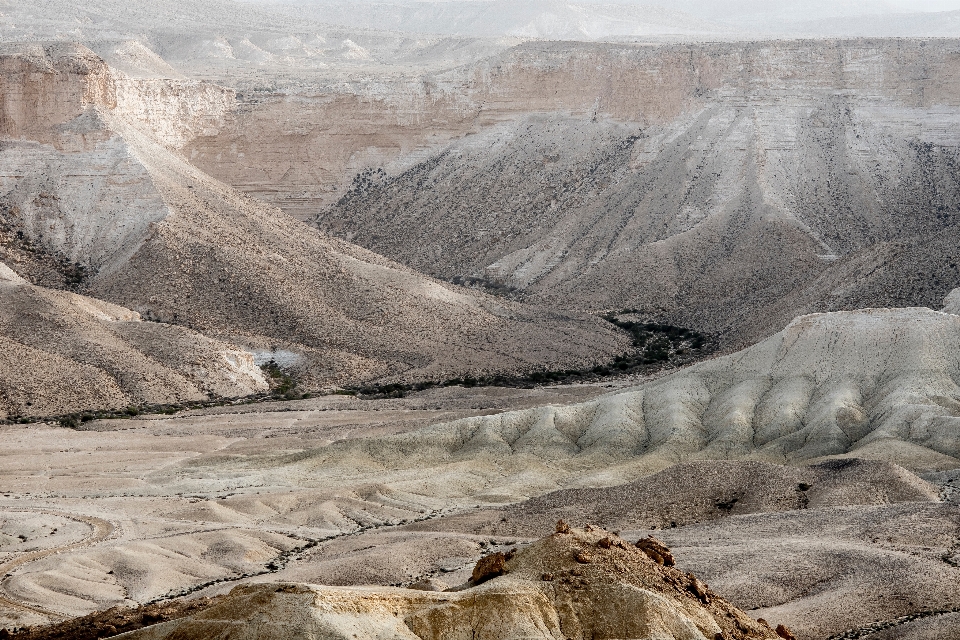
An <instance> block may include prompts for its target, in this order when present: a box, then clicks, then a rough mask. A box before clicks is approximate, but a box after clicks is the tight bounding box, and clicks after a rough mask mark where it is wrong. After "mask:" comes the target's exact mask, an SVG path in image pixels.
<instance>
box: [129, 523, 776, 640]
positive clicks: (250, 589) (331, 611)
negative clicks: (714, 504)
mask: <svg viewBox="0 0 960 640" xmlns="http://www.w3.org/2000/svg"><path fill="white" fill-rule="evenodd" d="M557 528H558V530H560V531H562V532H558V533H556V534H554V535H552V536H550V537H548V538H544V539H542V540H540V541H538V542H536V543H534V544H533V545H531V546H530V547H528V548H526V549H523V550H521V551H519V552H517V553H515V554H514V553H509V554H506V555H503V554H491V555H489V556H487V557H485V558H484V559H482V560H481V561H480V562H479V563H477V566H476V568H475V569H474V573H473V578H474V579H473V581H471V583H468V585H467V587H468V588H465V589H463V590H460V591H454V592H439V593H437V592H429V591H419V590H410V589H388V588H373V587H368V588H335V587H319V586H313V585H297V584H281V585H277V584H264V585H255V586H242V587H238V588H236V589H234V591H233V592H232V593H231V594H230V595H229V596H227V597H226V598H224V599H223V600H222V601H220V602H218V603H217V604H215V605H214V606H213V607H211V608H210V609H207V610H206V611H203V612H200V613H198V614H195V615H193V616H190V617H188V618H184V619H181V620H174V621H171V622H166V623H163V624H160V625H157V626H155V627H150V628H147V629H143V630H140V631H136V632H133V633H131V634H130V635H128V636H126V637H128V638H130V639H131V640H134V639H136V640H162V639H171V640H172V639H173V638H177V639H179V640H190V639H193V638H197V639H199V638H211V637H225V636H226V635H227V634H229V636H230V637H231V638H258V639H259V640H271V639H274V638H276V639H277V640H279V639H281V638H282V639H284V640H289V639H291V638H298V639H304V640H307V639H317V640H320V639H321V638H322V639H324V640H334V639H338V638H343V639H345V640H346V639H352V638H382V639H384V640H386V639H388V638H390V639H393V638H396V639H397V640H400V639H409V640H428V639H429V640H441V639H443V640H450V639H452V638H476V639H485V640H508V639H509V640H512V639H515V638H528V639H530V640H534V639H538V638H542V639H544V640H547V639H549V640H559V639H561V638H563V639H576V640H584V639H586V638H592V639H596V640H602V639H610V640H612V639H614V638H620V639H623V638H636V639H641V638H649V639H653V638H658V639H663V640H667V639H677V640H680V639H684V640H701V639H707V638H709V639H715V638H721V637H722V638H730V639H740V638H744V639H745V638H757V639H759V638H771V639H772V638H777V637H778V635H777V634H776V633H775V632H774V630H773V629H771V628H770V627H769V626H767V625H765V624H763V623H760V622H757V621H755V620H753V619H752V618H750V617H748V616H747V615H745V614H744V613H743V612H741V611H739V610H737V609H736V608H735V607H733V606H732V605H731V604H729V603H728V602H727V601H726V600H724V599H723V598H721V597H720V596H718V595H717V594H715V593H713V592H712V591H711V590H710V589H709V588H708V587H707V586H706V585H704V584H703V583H702V582H701V581H700V580H698V579H697V578H695V577H694V576H692V575H690V574H685V573H683V572H682V571H679V570H677V569H675V568H673V567H672V566H671V565H672V560H671V559H667V560H665V558H664V555H666V556H669V551H668V550H666V549H665V548H664V547H662V546H661V545H659V544H658V543H657V542H656V541H651V540H646V541H645V544H644V545H643V546H644V549H640V548H638V547H635V546H634V545H632V544H630V543H627V542H626V541H624V540H622V539H620V538H618V537H617V536H615V535H613V534H609V533H607V532H605V531H602V530H594V529H587V530H570V529H569V528H567V527H566V526H558V527H557Z"/></svg>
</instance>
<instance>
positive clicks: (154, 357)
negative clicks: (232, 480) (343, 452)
mask: <svg viewBox="0 0 960 640" xmlns="http://www.w3.org/2000/svg"><path fill="white" fill-rule="evenodd" d="M0 343H2V345H3V347H2V348H0V417H6V416H7V415H18V416H45V415H57V414H63V413H69V412H75V411H80V410H83V409H96V408H104V407H114V408H115V407H124V406H128V405H131V404H133V405H139V404H161V403H168V402H183V401H189V400H205V399H207V398H208V397H211V396H226V397H237V396H245V395H250V394H252V393H256V392H258V391H265V390H266V389H267V383H266V380H265V379H264V377H263V374H262V372H261V371H260V369H259V368H258V367H256V366H255V365H254V363H253V356H252V354H250V353H248V352H246V351H244V350H242V349H240V348H238V347H236V346H234V345H231V344H227V343H224V342H221V341H218V340H211V339H210V338H207V337H204V336H202V335H200V334H198V333H196V332H193V331H190V330H189V329H184V328H182V327H175V326H171V325H165V324H158V323H154V322H142V321H141V320H140V316H139V314H137V313H135V312H133V311H130V310H129V309H125V308H123V307H118V306H116V305H113V304H109V303H106V302H101V301H100V300H95V299H93V298H88V297H85V296H80V295H77V294H75V293H67V292H64V291H53V290H51V289H44V288H41V287H34V286H32V285H30V284H28V283H27V282H26V281H24V280H23V279H21V278H20V277H19V276H17V275H16V274H15V273H13V271H11V270H10V269H9V268H8V267H6V265H4V264H3V263H2V262H0Z"/></svg>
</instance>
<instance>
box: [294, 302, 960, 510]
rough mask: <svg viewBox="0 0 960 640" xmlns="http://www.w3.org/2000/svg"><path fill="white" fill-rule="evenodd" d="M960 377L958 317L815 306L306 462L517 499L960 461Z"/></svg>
mask: <svg viewBox="0 0 960 640" xmlns="http://www.w3.org/2000/svg"><path fill="white" fill-rule="evenodd" d="M958 378H960V316H955V315H951V314H945V313H940V312H936V311H931V310H929V309H869V310H863V311H855V312H837V313H829V314H817V315H810V316H803V317H800V318H798V319H796V320H795V321H794V322H792V323H791V324H790V325H789V326H788V327H787V328H786V329H784V330H783V331H781V332H780V333H778V334H776V335H774V336H772V337H770V338H769V339H767V340H765V341H763V342H761V343H759V344H757V345H754V346H753V347H750V348H748V349H745V350H743V351H740V352H738V353H735V354H733V355H730V356H726V357H722V358H716V359H714V360H711V361H708V362H704V363H700V364H698V365H694V366H692V367H689V368H687V369H684V370H681V371H678V372H677V373H674V374H672V375H669V376H666V377H663V378H661V379H659V380H656V381H652V382H649V383H647V384H644V385H641V386H638V387H636V388H634V389H631V390H628V391H623V392H618V393H615V394H611V395H607V396H603V397H601V398H599V399H597V400H594V401H591V402H587V403H582V404H576V405H569V406H547V407H538V408H534V409H528V410H523V411H512V412H507V413H502V414H499V415H492V416H479V417H472V418H465V419H462V420H457V421H455V422H449V423H444V424H438V425H433V426H430V427H427V428H424V429H420V430H418V431H414V432H409V433H405V434H401V435H397V436H392V437H387V438H379V439H368V440H356V441H348V442H341V443H336V444H334V445H332V446H330V447H327V448H326V449H323V450H319V451H317V452H316V454H315V455H314V456H313V457H312V458H311V459H309V460H307V461H302V462H299V463H298V464H304V465H307V466H308V467H309V468H310V469H311V470H313V472H315V473H321V474H324V475H326V474H336V473H339V472H340V471H337V469H341V470H342V469H343V468H344V467H346V468H350V469H354V468H356V469H363V470H369V471H376V472H379V471H381V470H383V469H384V468H388V469H423V468H426V467H432V466H437V467H440V466H444V465H447V469H446V470H445V471H443V472H442V473H441V471H437V472H436V473H437V477H438V478H439V477H441V476H442V477H444V478H446V480H444V481H443V482H442V484H437V485H436V486H433V487H432V488H429V489H428V488H427V487H428V486H432V485H430V482H431V481H430V477H429V475H424V474H422V473H421V474H420V475H419V476H418V479H417V480H416V481H413V480H412V479H411V480H410V481H408V482H407V484H406V485H405V486H407V487H414V486H416V487H417V492H421V491H451V492H452V491H460V492H466V493H473V495H480V493H482V491H483V490H487V491H493V489H492V488H491V487H493V486H497V487H500V489H498V490H500V491H503V492H504V494H505V495H513V496H517V495H523V494H524V492H527V493H526V495H527V496H529V495H536V494H538V493H544V492H545V488H548V487H549V489H552V488H558V485H559V486H560V487H563V486H566V487H570V486H604V485H606V486H612V485H617V484H622V483H624V482H626V481H628V480H632V479H635V478H636V477H638V476H641V475H647V474H650V473H654V472H657V471H660V470H662V469H664V468H666V467H668V466H672V465H674V464H676V463H678V462H683V461H690V460H696V459H720V460H724V459H730V460H750V459H753V460H761V461H767V462H776V463H780V464H783V463H790V464H795V463H802V462H808V461H816V460H821V459H824V458H831V457H857V458H866V459H878V460H887V461H892V462H896V463H897V464H900V465H903V466H904V467H906V468H908V469H915V470H925V469H935V468H955V467H957V466H960V460H958V458H960V439H958V438H957V433H958V431H960V418H958V414H960V388H958V386H957V379H958ZM467 469H469V472H468V471H467ZM471 474H472V475H471ZM480 478H483V481H479V480H478V479H480ZM438 482H439V481H438ZM484 483H487V484H486V488H484ZM551 485H552V486H551ZM549 489H547V490H549Z"/></svg>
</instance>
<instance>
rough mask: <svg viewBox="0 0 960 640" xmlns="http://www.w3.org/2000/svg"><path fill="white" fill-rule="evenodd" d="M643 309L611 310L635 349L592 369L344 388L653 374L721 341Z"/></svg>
mask: <svg viewBox="0 0 960 640" xmlns="http://www.w3.org/2000/svg"><path fill="white" fill-rule="evenodd" d="M640 313H641V312H640V311H637V310H636V309H627V310H625V311H620V312H615V313H608V314H606V315H604V316H603V319H604V320H606V321H607V322H610V323H611V324H614V325H616V326H617V327H619V328H620V329H623V330H624V331H626V332H627V333H629V334H630V335H631V337H632V338H633V345H632V346H633V348H632V349H631V350H630V351H628V352H626V353H624V354H622V355H619V356H617V357H616V358H614V359H613V361H612V362H608V363H606V364H599V365H596V366H594V367H592V368H590V369H564V370H556V371H548V370H545V371H533V372H530V373H526V374H522V375H501V374H495V375H489V376H476V377H474V376H464V377H462V378H452V379H450V380H444V381H442V382H416V383H412V384H402V383H393V384H388V385H365V386H361V387H357V388H353V389H347V390H345V391H343V392H341V393H349V394H351V395H358V396H365V397H375V398H402V397H404V396H405V395H406V394H407V393H410V392H416V391H424V390H426V389H433V388H437V387H453V386H463V387H468V388H470V387H514V388H521V389H532V388H534V387H535V386H537V385H543V384H575V383H582V382H598V381H601V380H604V379H608V378H617V377H621V376H627V375H650V374H653V373H657V372H659V371H662V370H664V369H668V368H676V367H682V366H684V365H687V364H691V363H693V362H697V361H699V360H703V359H704V358H706V357H708V356H710V355H712V354H713V353H714V352H716V350H717V348H718V346H719V342H718V340H717V338H716V337H715V336H708V335H706V334H703V333H699V332H697V331H693V330H692V329H685V328H683V327H676V326H673V325H670V324H660V323H655V322H644V321H640V320H635V319H633V318H635V317H637V316H639V314H640Z"/></svg>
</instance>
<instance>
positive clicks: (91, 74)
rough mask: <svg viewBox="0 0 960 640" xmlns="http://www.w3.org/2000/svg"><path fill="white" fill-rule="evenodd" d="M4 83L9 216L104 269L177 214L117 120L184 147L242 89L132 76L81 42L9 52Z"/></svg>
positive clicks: (3, 202) (61, 250)
mask: <svg viewBox="0 0 960 640" xmlns="http://www.w3.org/2000/svg"><path fill="white" fill-rule="evenodd" d="M0 90H2V95H3V98H2V109H0V136H2V137H3V138H4V139H5V140H6V141H5V143H4V144H3V146H2V148H0V216H2V217H3V218H4V222H5V223H6V224H7V226H9V227H13V228H16V229H18V230H20V231H22V232H24V233H26V234H27V236H28V237H29V238H30V239H31V240H33V241H34V242H36V243H38V244H39V245H41V246H44V247H46V248H47V249H48V250H50V251H52V252H55V253H57V254H60V255H63V256H65V257H66V258H67V259H69V260H70V261H71V262H77V263H80V264H83V265H85V266H87V267H88V268H91V269H93V270H96V271H102V272H109V271H110V270H112V269H114V268H117V266H118V265H119V264H122V263H123V261H124V260H126V259H127V258H129V257H130V256H131V255H132V254H133V253H134V252H135V251H136V250H137V248H138V247H139V246H140V244H141V243H142V242H143V240H144V239H145V238H146V236H147V234H148V233H149V229H150V227H151V225H152V224H154V223H157V222H159V221H161V220H163V219H164V218H165V217H166V216H167V215H168V214H169V210H168V208H167V206H166V205H165V204H164V202H163V201H162V199H161V198H160V197H159V195H158V194H157V192H156V189H155V188H154V187H153V185H152V182H151V179H150V176H149V175H148V173H147V172H146V170H145V169H144V168H143V167H142V166H141V164H140V162H139V161H138V160H137V159H136V157H135V156H134V154H133V153H132V152H131V150H130V147H129V145H128V144H127V142H126V141H125V140H124V139H123V137H122V136H120V135H118V134H117V133H116V131H114V130H113V129H112V126H111V123H112V122H114V121H117V120H122V121H127V122H131V123H134V124H135V125H137V126H138V127H140V128H141V129H143V130H145V131H147V132H149V134H150V135H152V136H153V137H154V138H155V139H156V140H157V141H158V142H159V143H161V144H162V145H164V146H166V147H168V148H171V149H176V148H179V147H180V146H182V145H183V144H184V143H185V142H186V141H187V140H189V139H191V138H192V137H193V136H195V135H198V134H202V133H205V134H209V133H211V132H215V131H216V130H217V127H218V126H219V125H220V123H221V120H222V117H223V115H224V114H225V113H226V112H227V111H228V110H229V109H230V107H231V105H232V102H233V92H232V91H229V90H226V89H222V88H220V87H217V86H215V85H211V84H209V83H201V82H193V81H183V80H176V79H171V80H167V79H132V78H129V77H127V76H125V75H124V74H122V73H120V72H117V71H115V70H113V69H110V68H109V67H108V66H107V65H106V64H105V63H104V62H103V60H101V59H100V58H98V57H97V56H96V55H94V54H93V53H92V52H90V51H89V50H87V49H85V48H83V47H79V46H75V45H55V46H47V47H29V46H28V47H21V48H20V51H18V52H15V53H12V54H8V55H4V56H0Z"/></svg>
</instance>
